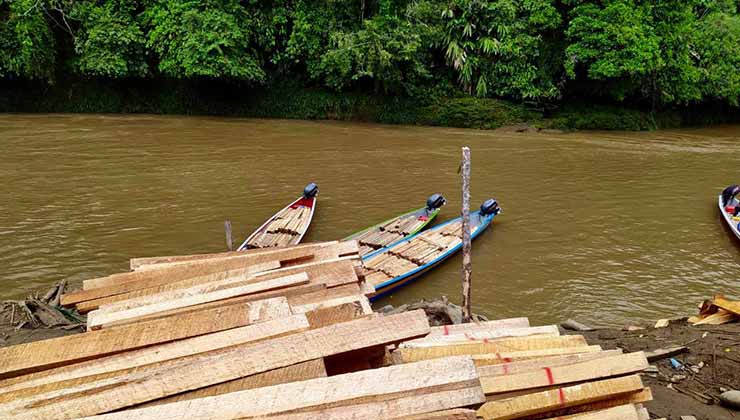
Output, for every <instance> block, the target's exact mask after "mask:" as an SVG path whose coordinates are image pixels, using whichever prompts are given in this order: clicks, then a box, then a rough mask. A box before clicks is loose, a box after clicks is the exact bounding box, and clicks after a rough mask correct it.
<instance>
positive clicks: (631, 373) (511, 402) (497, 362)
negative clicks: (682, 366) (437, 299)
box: [390, 318, 652, 420]
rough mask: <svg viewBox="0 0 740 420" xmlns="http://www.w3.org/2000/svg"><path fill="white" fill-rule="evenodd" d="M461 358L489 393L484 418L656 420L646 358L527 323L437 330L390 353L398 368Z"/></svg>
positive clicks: (481, 412)
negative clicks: (647, 405) (644, 377)
mask: <svg viewBox="0 0 740 420" xmlns="http://www.w3.org/2000/svg"><path fill="white" fill-rule="evenodd" d="M460 356H467V357H470V358H471V360H472V361H473V363H474V364H475V365H476V369H477V372H478V374H479V377H480V381H481V387H482V389H483V392H484V394H485V395H486V402H485V403H484V404H482V405H481V406H480V407H479V408H478V409H477V412H476V415H477V417H478V418H483V419H485V420H504V419H545V418H557V419H565V418H568V419H570V418H573V419H592V418H593V419H649V416H648V415H647V411H646V410H645V409H644V408H643V407H642V406H641V404H642V403H644V402H647V401H649V400H651V399H652V395H651V393H650V389H649V388H645V387H644V386H643V384H642V381H641V379H640V376H639V375H638V373H639V372H640V371H642V370H643V369H645V368H647V367H648V362H647V359H646V357H645V355H644V354H643V353H642V352H638V353H629V354H623V353H622V352H621V351H616V350H609V351H604V350H602V349H601V348H600V347H599V346H589V345H588V344H587V343H586V341H585V339H584V338H583V337H582V336H578V335H575V336H560V334H559V330H558V328H557V327H556V326H544V327H531V326H530V325H529V321H528V320H527V319H526V318H514V319H508V320H499V321H490V322H483V323H479V324H462V325H453V326H442V327H433V328H431V331H430V333H429V334H428V335H427V336H426V337H424V338H421V339H415V340H409V341H405V342H403V343H401V344H399V345H398V347H397V348H396V349H395V350H393V351H392V353H390V359H391V361H392V363H394V364H405V363H418V362H420V361H423V360H435V359H439V358H447V357H460ZM471 418H474V417H471Z"/></svg>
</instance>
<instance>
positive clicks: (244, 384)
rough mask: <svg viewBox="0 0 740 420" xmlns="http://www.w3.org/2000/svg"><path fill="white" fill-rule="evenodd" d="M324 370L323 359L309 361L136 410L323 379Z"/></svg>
mask: <svg viewBox="0 0 740 420" xmlns="http://www.w3.org/2000/svg"><path fill="white" fill-rule="evenodd" d="M326 376H327V375H326V368H325V367H324V361H323V359H315V360H309V361H308V362H303V363H298V364H296V365H293V366H286V367H284V368H280V369H273V370H269V371H267V372H263V373H258V374H256V375H252V376H247V377H245V378H239V379H235V380H233V381H229V382H224V383H221V384H217V385H211V386H208V387H205V388H201V389H196V390H194V391H188V392H184V393H182V394H177V395H172V396H169V397H166V398H162V399H159V400H155V401H150V402H148V403H144V404H142V405H139V406H137V407H136V408H141V407H153V406H156V405H162V404H169V403H173V402H178V401H188V400H194V399H196V398H204V397H213V396H215V395H222V394H228V393H230V392H237V391H245V390H248V389H255V388H262V387H266V386H272V385H279V384H285V383H289V382H298V381H307V380H309V379H316V378H325V377H326Z"/></svg>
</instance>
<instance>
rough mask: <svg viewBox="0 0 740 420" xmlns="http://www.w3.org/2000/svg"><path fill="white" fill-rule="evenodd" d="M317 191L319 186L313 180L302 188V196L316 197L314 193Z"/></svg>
mask: <svg viewBox="0 0 740 420" xmlns="http://www.w3.org/2000/svg"><path fill="white" fill-rule="evenodd" d="M318 193H319V186H318V185H316V184H315V183H313V182H312V183H310V184H308V185H306V188H304V189H303V196H304V197H306V198H311V197H316V194H318Z"/></svg>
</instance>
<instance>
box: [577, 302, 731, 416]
mask: <svg viewBox="0 0 740 420" xmlns="http://www.w3.org/2000/svg"><path fill="white" fill-rule="evenodd" d="M708 302H713V304H719V305H720V306H722V307H731V306H728V305H727V302H729V301H727V300H726V299H724V300H723V299H719V298H718V297H715V298H714V299H711V300H709V301H708ZM735 303H737V302H735ZM715 306H716V305H715ZM707 307H709V305H706V304H705V305H703V308H705V309H703V311H704V312H705V313H704V314H700V315H699V317H703V318H704V319H706V318H708V317H709V316H711V313H719V310H717V309H711V310H710V312H711V313H709V314H707V311H706V308H707ZM717 318H718V317H715V320H716V319H717ZM690 321H693V322H694V323H693V324H692V323H691V322H690ZM696 321H697V320H696V317H692V318H683V319H675V320H666V321H665V322H661V321H658V322H657V323H656V324H654V325H649V326H648V325H646V326H636V325H633V326H629V327H625V328H622V329H618V328H598V329H591V331H584V330H579V331H573V330H571V331H570V332H568V333H569V334H579V335H582V336H583V337H585V338H586V339H587V340H588V341H589V343H592V344H597V345H600V346H602V347H603V348H604V349H606V350H609V349H619V350H622V351H626V352H637V351H643V352H645V355H646V357H647V359H648V361H649V362H650V363H651V365H650V367H649V368H648V369H646V370H645V371H644V372H643V373H642V378H643V381H644V382H645V385H646V386H649V387H650V389H651V390H652V392H653V396H654V399H653V401H651V402H648V403H646V405H645V406H646V407H647V409H648V410H649V411H650V413H651V415H653V417H665V418H668V419H675V420H680V419H682V416H694V417H695V418H696V419H699V420H731V419H737V418H740V417H738V414H740V413H738V411H737V410H739V409H740V408H739V407H740V406H739V405H733V401H736V402H740V401H738V400H737V399H736V398H737V397H738V394H737V390H740V323H738V322H733V323H723V324H721V325H712V323H711V322H710V323H699V322H696ZM715 322H717V321H715ZM723 322H728V321H727V320H725V321H723ZM733 398H735V399H734V400H733Z"/></svg>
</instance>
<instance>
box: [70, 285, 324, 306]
mask: <svg viewBox="0 0 740 420" xmlns="http://www.w3.org/2000/svg"><path fill="white" fill-rule="evenodd" d="M172 285H174V284H172ZM188 287H190V286H188ZM155 289H157V290H159V289H160V288H155ZM155 289H143V290H137V291H134V292H131V293H125V294H122V295H115V296H108V297H104V298H100V299H93V300H88V301H85V302H80V303H78V304H77V305H76V307H77V310H78V311H79V312H80V313H87V312H90V311H92V310H95V309H100V308H101V307H102V306H104V305H109V304H116V303H119V302H122V301H126V300H129V299H135V298H138V297H143V296H147V295H152V294H157V293H159V292H157V290H155ZM176 289H178V288H171V287H167V288H165V289H163V290H165V291H167V290H176ZM325 289H326V286H325V285H322V284H308V285H305V286H294V287H286V288H284V289H279V290H276V291H272V292H262V293H255V294H253V295H250V296H251V297H249V298H247V297H245V296H242V297H240V298H233V299H231V300H232V301H236V300H237V299H241V301H242V302H246V301H248V300H260V299H267V298H270V297H279V296H285V297H289V296H293V295H300V294H303V293H312V292H317V291H320V290H325ZM245 298H246V300H244V299H245ZM206 305H207V304H206ZM206 305H203V306H206Z"/></svg>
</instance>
